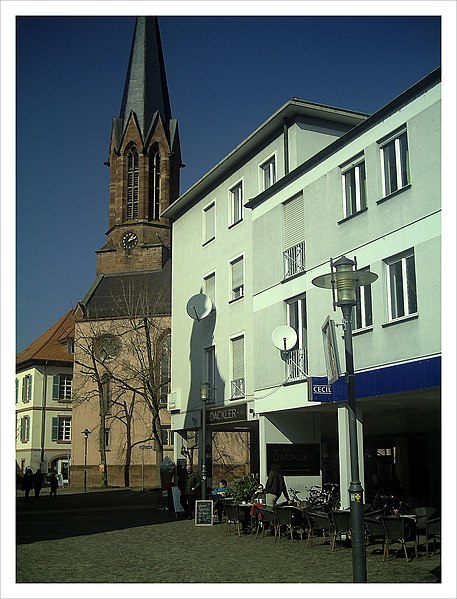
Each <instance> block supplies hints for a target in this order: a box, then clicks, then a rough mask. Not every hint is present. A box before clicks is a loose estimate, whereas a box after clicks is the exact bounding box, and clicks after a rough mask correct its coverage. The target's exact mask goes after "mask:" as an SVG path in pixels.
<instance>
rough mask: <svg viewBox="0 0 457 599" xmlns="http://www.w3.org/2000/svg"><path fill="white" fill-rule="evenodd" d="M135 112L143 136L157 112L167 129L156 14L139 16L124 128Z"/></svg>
mask: <svg viewBox="0 0 457 599" xmlns="http://www.w3.org/2000/svg"><path fill="white" fill-rule="evenodd" d="M132 110H133V111H134V112H135V113H136V116H137V119H138V123H139V126H140V130H141V134H142V136H143V139H145V136H146V135H147V134H148V131H149V128H150V126H151V121H152V119H153V117H154V115H155V113H156V112H159V113H160V116H161V117H162V121H163V123H164V125H165V130H166V131H167V133H168V130H169V122H170V119H171V109H170V99H169V97H168V87H167V78H166V75H165V66H164V60H163V54H162V44H161V41H160V32H159V22H158V19H157V17H137V20H136V25H135V33H134V36H133V43H132V49H131V52H130V60H129V67H128V71H127V78H126V81H125V88H124V97H123V98H122V106H121V112H120V114H119V119H120V121H121V123H122V129H124V127H125V126H126V124H127V120H128V118H129V115H130V112H131V111H132Z"/></svg>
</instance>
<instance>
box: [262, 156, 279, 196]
mask: <svg viewBox="0 0 457 599" xmlns="http://www.w3.org/2000/svg"><path fill="white" fill-rule="evenodd" d="M259 168H260V176H261V186H260V188H261V190H262V191H265V190H266V189H268V188H269V187H271V186H272V185H274V184H275V183H276V154H273V156H270V157H269V158H267V160H264V162H262V164H261V165H260V167H259Z"/></svg>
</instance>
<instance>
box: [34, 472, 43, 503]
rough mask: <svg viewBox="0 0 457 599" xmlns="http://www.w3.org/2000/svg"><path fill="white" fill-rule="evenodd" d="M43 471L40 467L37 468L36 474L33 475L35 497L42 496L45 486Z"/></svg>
mask: <svg viewBox="0 0 457 599" xmlns="http://www.w3.org/2000/svg"><path fill="white" fill-rule="evenodd" d="M43 478H44V477H43V473H42V472H41V470H40V468H38V469H37V471H36V472H35V474H34V475H33V488H34V490H35V499H38V498H39V497H40V491H41V487H42V486H43Z"/></svg>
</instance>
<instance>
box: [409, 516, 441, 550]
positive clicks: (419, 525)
mask: <svg viewBox="0 0 457 599" xmlns="http://www.w3.org/2000/svg"><path fill="white" fill-rule="evenodd" d="M437 512H438V510H437V509H436V508H435V507H416V508H414V510H413V511H412V513H413V514H414V515H415V516H416V536H417V544H418V545H421V544H422V543H420V540H421V539H420V537H426V530H425V526H426V524H427V521H428V520H429V519H430V518H433V516H435V515H436V513H437Z"/></svg>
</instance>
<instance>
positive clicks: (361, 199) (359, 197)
mask: <svg viewBox="0 0 457 599" xmlns="http://www.w3.org/2000/svg"><path fill="white" fill-rule="evenodd" d="M362 165H363V172H364V174H365V177H364V178H363V179H362V177H361V174H362V169H361V167H362ZM352 172H354V180H355V210H352V206H351V205H350V202H349V198H348V197H347V191H346V190H347V185H346V179H347V177H349V176H350V174H351V173H352ZM366 176H367V172H366V162H365V156H363V155H362V156H359V157H358V158H355V159H353V160H352V162H351V164H346V165H345V166H343V167H341V181H342V187H343V216H344V218H348V217H349V216H353V215H354V214H357V213H358V212H361V211H362V210H364V209H365V208H366V207H367V188H366ZM362 185H363V191H362Z"/></svg>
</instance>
